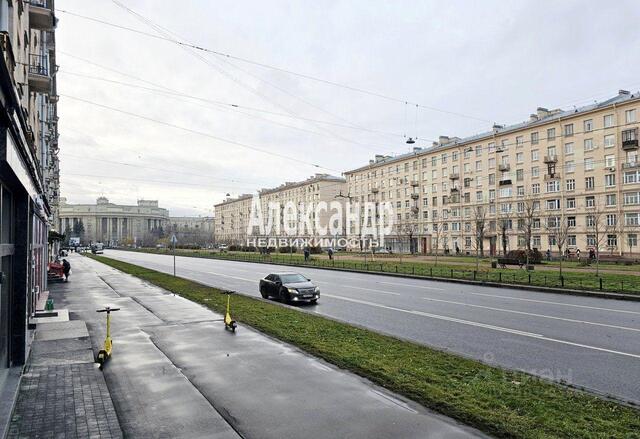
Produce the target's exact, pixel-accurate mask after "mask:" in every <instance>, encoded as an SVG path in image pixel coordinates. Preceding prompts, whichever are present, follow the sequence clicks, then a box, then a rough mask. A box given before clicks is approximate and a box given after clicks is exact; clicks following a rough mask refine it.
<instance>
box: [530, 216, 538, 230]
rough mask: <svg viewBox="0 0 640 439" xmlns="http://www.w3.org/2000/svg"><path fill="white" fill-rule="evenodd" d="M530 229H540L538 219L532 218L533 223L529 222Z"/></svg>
mask: <svg viewBox="0 0 640 439" xmlns="http://www.w3.org/2000/svg"><path fill="white" fill-rule="evenodd" d="M531 228H532V229H539V228H540V218H534V219H533V221H532V222H531Z"/></svg>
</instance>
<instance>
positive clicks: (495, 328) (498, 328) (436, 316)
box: [325, 294, 640, 359]
mask: <svg viewBox="0 0 640 439" xmlns="http://www.w3.org/2000/svg"><path fill="white" fill-rule="evenodd" d="M325 296H328V297H331V298H334V299H339V300H345V301H347V302H354V303H360V304H363V305H368V306H373V307H376V308H384V309H389V310H391V311H399V312H403V313H407V314H414V315H420V316H424V317H429V318H432V319H437V320H445V321H449V322H454V323H460V324H463V325H470V326H476V327H480V328H485V329H490V330H493V331H500V332H506V333H509V334H514V335H521V336H523V337H529V338H535V339H538V340H545V341H551V342H554V343H561V344H566V345H569V346H577V347H581V348H585V349H591V350H594V351H599V352H607V353H610V354H616V355H623V356H626V357H632V358H638V359H640V354H632V353H629V352H622V351H614V350H612V349H606V348H600V347H597V346H590V345H586V344H582V343H574V342H571V341H567V340H560V339H557V338H551V337H546V336H544V335H542V334H534V333H532V332H525V331H520V330H517V329H511V328H504V327H501V326H494V325H488V324H485V323H480V322H473V321H470V320H463V319H456V318H454V317H448V316H443V315H439V314H430V313H426V312H422V311H416V310H408V309H402V308H396V307H393V306H387V305H381V304H379V303H374V302H368V301H365V300H358V299H351V298H347V297H340V296H334V295H331V294H325Z"/></svg>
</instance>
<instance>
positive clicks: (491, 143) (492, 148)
mask: <svg viewBox="0 0 640 439" xmlns="http://www.w3.org/2000/svg"><path fill="white" fill-rule="evenodd" d="M487 148H488V149H489V153H490V154H491V153H492V152H495V150H496V144H495V143H494V142H490V143H489V144H488V145H487Z"/></svg>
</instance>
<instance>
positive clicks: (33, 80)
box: [29, 53, 51, 93]
mask: <svg viewBox="0 0 640 439" xmlns="http://www.w3.org/2000/svg"><path fill="white" fill-rule="evenodd" d="M29 88H31V91H35V92H38V93H49V92H50V91H51V76H50V71H49V57H48V56H46V55H38V54H33V53H32V54H31V55H29Z"/></svg>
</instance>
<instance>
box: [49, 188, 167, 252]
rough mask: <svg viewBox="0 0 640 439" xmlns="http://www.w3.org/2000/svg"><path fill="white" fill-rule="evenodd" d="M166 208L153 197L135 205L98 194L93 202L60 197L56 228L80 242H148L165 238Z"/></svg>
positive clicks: (119, 243) (115, 243) (126, 243)
mask: <svg viewBox="0 0 640 439" xmlns="http://www.w3.org/2000/svg"><path fill="white" fill-rule="evenodd" d="M168 225H169V211H168V210H167V209H163V208H161V207H158V201H157V200H138V203H137V204H136V205H121V204H113V203H110V202H109V200H108V199H107V198H106V197H100V198H98V199H97V200H96V204H68V203H67V202H66V199H65V198H61V199H60V220H59V228H60V231H61V232H62V233H65V234H67V236H79V237H80V239H81V242H82V243H84V244H88V243H91V242H102V243H105V244H109V245H129V244H136V245H145V244H146V245H148V244H154V243H155V242H156V241H157V240H158V239H160V238H164V237H166V233H167V226H168Z"/></svg>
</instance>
